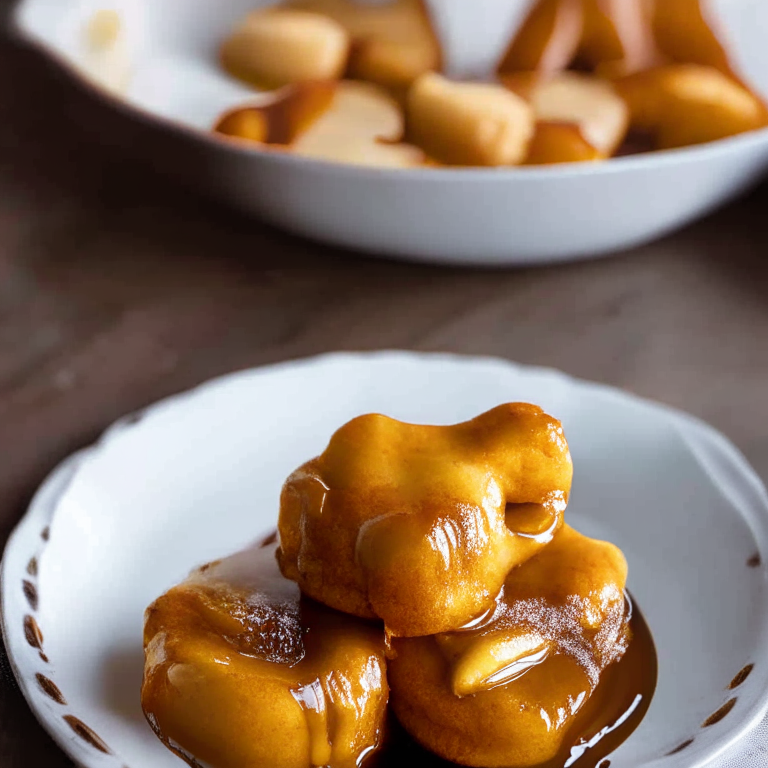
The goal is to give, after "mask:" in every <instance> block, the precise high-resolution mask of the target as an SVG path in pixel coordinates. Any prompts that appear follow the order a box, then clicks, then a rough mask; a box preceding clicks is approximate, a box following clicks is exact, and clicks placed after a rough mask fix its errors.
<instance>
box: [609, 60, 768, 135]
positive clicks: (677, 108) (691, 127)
mask: <svg viewBox="0 0 768 768" xmlns="http://www.w3.org/2000/svg"><path fill="white" fill-rule="evenodd" d="M615 85H616V88H617V90H618V92H619V94H620V95H621V96H622V97H623V98H624V100H625V101H626V103H627V105H628V106H629V111H630V123H631V126H632V128H633V129H635V130H639V131H645V132H648V133H650V134H652V135H653V136H654V137H655V139H656V143H657V146H658V148H659V149H672V148H674V147H685V146H690V145H693V144H704V143H706V142H708V141H715V140H716V139H724V138H726V137H728V136H735V135H737V134H740V133H745V132H747V131H752V130H755V129H757V128H763V127H765V126H766V125H768V110H766V107H765V104H764V103H763V102H762V101H761V99H759V98H758V97H757V96H756V95H755V94H753V93H752V92H751V91H749V90H747V88H745V87H744V86H743V85H741V84H740V83H738V82H737V81H735V80H733V79H732V78H730V77H728V76H727V75H724V74H723V73H722V72H720V71H719V70H717V69H715V68H713V67H705V66H699V65H697V64H671V65H668V66H664V67H658V68H656V69H650V70H647V71H646V72H638V73H637V74H635V75H630V76H629V77H626V78H622V79H619V80H617V81H616V84H615Z"/></svg>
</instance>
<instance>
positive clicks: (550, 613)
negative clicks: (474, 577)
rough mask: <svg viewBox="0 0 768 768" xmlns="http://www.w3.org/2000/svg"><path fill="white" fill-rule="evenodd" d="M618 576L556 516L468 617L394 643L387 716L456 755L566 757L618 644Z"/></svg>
mask: <svg viewBox="0 0 768 768" xmlns="http://www.w3.org/2000/svg"><path fill="white" fill-rule="evenodd" d="M626 576H627V565H626V561H625V559H624V556H623V555H622V553H621V551H620V550H618V549H617V548H616V547H614V546H613V545H612V544H607V543H603V542H599V541H595V540H592V539H588V538H586V537H584V536H582V535H581V534H579V533H577V532H576V531H574V530H573V529H572V528H570V527H569V526H564V527H563V528H562V530H561V531H560V532H559V533H558V534H557V535H556V536H555V539H554V541H553V542H552V543H551V544H550V545H549V546H548V547H546V548H545V549H543V550H542V551H541V552H540V553H539V554H538V555H537V556H536V557H534V558H532V559H531V560H529V561H528V562H527V563H525V564H524V565H522V566H520V567H519V568H517V569H515V570H513V571H512V572H511V573H510V574H509V576H508V577H507V580H506V582H505V585H504V592H503V593H502V595H501V596H500V598H499V600H498V603H497V606H496V608H495V611H493V612H492V613H491V614H490V615H489V616H488V617H487V618H486V619H485V620H484V621H481V622H478V626H477V627H475V628H471V629H466V630H464V631H461V632H456V633H451V634H445V635H438V636H437V637H419V638H398V639H395V640H394V641H393V650H394V658H393V659H392V660H391V661H390V666H389V679H390V686H391V689H392V706H393V708H394V711H395V713H396V715H397V717H398V719H399V720H400V722H401V723H402V725H403V726H404V727H405V728H406V730H407V731H408V732H409V733H410V734H411V735H412V736H413V737H414V738H415V739H416V740H417V741H419V742H420V743H421V744H422V745H424V746H425V747H426V748H427V749H429V750H431V751H433V752H435V753H436V754H438V755H439V756H440V757H443V758H445V759H446V760H451V761H453V762H456V763H460V764H462V765H469V766H482V767H484V768H488V767H489V766H506V767H507V768H527V767H528V766H536V765H540V764H542V763H546V762H547V761H549V760H552V759H554V758H555V757H556V756H558V755H559V754H560V753H561V751H562V750H566V751H565V756H566V757H567V754H568V750H569V749H570V746H571V745H570V744H568V743H567V741H566V737H567V735H568V730H569V727H570V726H571V725H572V724H573V720H574V718H575V716H576V715H577V714H578V713H579V711H580V710H581V709H582V708H583V707H584V705H585V704H586V703H587V701H588V700H589V698H590V696H591V695H592V693H593V692H594V691H595V688H596V686H597V684H598V681H599V679H600V676H601V674H602V673H603V671H604V670H605V669H606V668H607V667H608V666H609V665H610V664H612V663H613V662H615V661H618V660H619V659H620V658H621V657H622V656H623V654H624V653H625V651H626V649H627V647H628V644H629V640H630V630H629V627H628V613H627V609H626V602H625V598H624V591H623V590H624V586H625V582H626ZM619 714H620V713H619ZM579 735H581V734H579Z"/></svg>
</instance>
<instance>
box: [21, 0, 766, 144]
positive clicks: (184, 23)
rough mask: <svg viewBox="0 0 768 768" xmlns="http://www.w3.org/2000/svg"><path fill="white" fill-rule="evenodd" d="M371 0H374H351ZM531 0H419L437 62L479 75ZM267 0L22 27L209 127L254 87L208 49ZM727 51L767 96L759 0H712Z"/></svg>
mask: <svg viewBox="0 0 768 768" xmlns="http://www.w3.org/2000/svg"><path fill="white" fill-rule="evenodd" d="M361 1H362V2H369V3H371V2H372V3H376V2H381V0H361ZM533 2H534V0H473V2H472V3H467V2H466V0H427V5H428V6H429V9H430V12H431V15H432V18H433V20H434V25H435V28H436V30H437V32H438V35H439V37H440V39H441V42H442V44H443V49H444V54H445V60H446V68H447V70H448V72H449V73H450V74H452V75H455V76H458V77H472V76H479V77H482V76H487V75H489V74H490V73H491V72H492V71H493V69H494V65H495V64H496V62H498V60H499V58H500V56H501V55H502V53H503V51H504V49H505V48H506V46H507V44H508V42H509V40H510V39H511V37H512V34H513V32H514V30H515V29H517V28H518V26H519V25H520V23H521V21H522V19H523V18H524V16H525V14H526V12H527V10H528V9H529V8H530V6H531V5H532V4H533ZM274 3H275V0H164V1H163V2H153V1H152V0H108V1H107V2H104V1H103V0H21V2H20V5H19V7H18V11H17V21H18V24H19V26H20V28H21V29H22V31H23V32H24V33H25V34H27V35H29V36H30V37H32V38H34V39H37V40H39V41H42V42H44V43H45V44H46V45H47V46H48V47H49V48H50V49H52V50H53V51H55V52H56V53H58V54H60V55H61V56H62V57H63V58H64V59H65V60H66V61H67V62H69V63H71V64H73V65H74V66H75V67H76V68H77V69H78V70H79V71H80V72H81V73H82V74H83V75H84V76H85V77H86V78H89V79H90V80H93V81H95V82H97V83H101V84H102V85H105V86H107V87H108V88H109V89H110V90H112V91H113V92H116V93H118V94H119V95H120V96H122V97H123V98H125V99H126V100H127V101H128V102H129V103H131V104H133V105H134V106H137V107H140V108H142V109H144V110H147V111H148V112H150V113H152V114H154V115H158V116H162V117H165V118H170V119H172V120H175V121H178V122H180V123H182V124H184V125H186V126H189V127H194V128H199V129H202V130H207V129H209V128H210V127H211V126H212V125H213V123H214V122H215V120H216V118H217V117H219V116H220V115H221V113H222V112H224V111H226V110H227V109H230V108H231V107H233V106H235V105H237V104H241V103H242V102H243V101H244V100H247V99H248V98H249V97H251V96H253V93H254V91H253V90H252V89H251V88H248V87H247V86H244V85H242V84H241V83H239V82H237V81H236V80H234V79H232V78H231V77H229V76H228V75H226V74H225V73H224V72H222V71H221V69H220V67H219V66H218V64H217V51H218V48H219V46H220V44H221V41H222V40H223V39H224V38H225V36H226V35H227V34H228V33H229V31H230V30H231V29H232V28H233V26H234V25H235V23H236V22H237V21H238V20H239V19H240V18H241V17H243V16H244V15H245V14H246V13H247V12H248V11H249V10H252V9H254V8H257V7H260V6H265V5H273V4H274ZM711 6H712V11H713V14H714V15H715V16H716V18H717V24H718V26H719V27H721V28H722V30H723V32H722V34H723V36H724V37H725V38H726V39H728V40H729V41H731V47H732V50H733V52H734V58H735V60H736V61H737V62H738V64H739V66H740V67H741V69H742V71H744V73H745V74H746V76H747V78H748V79H749V80H751V81H752V82H753V83H754V85H755V86H756V87H757V88H758V89H759V90H760V91H761V92H762V93H763V95H765V96H767V97H768V52H767V51H766V48H765V46H764V44H763V34H762V30H764V29H765V28H766V26H768V4H766V3H765V2H763V0H713V2H712V3H711ZM104 10H114V11H116V12H117V14H118V15H119V18H120V20H121V25H122V38H121V41H120V44H119V45H116V46H115V47H114V48H113V49H112V50H110V51H109V52H107V53H105V54H103V55H98V56H96V55H94V54H93V52H92V51H91V48H90V45H89V34H88V29H89V25H90V24H91V22H92V20H93V19H94V16H95V14H97V13H98V12H100V11H104Z"/></svg>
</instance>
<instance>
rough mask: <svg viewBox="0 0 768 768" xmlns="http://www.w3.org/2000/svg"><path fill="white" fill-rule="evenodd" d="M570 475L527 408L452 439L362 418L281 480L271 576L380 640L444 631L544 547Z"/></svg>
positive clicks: (509, 409) (546, 420) (483, 419)
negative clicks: (384, 635) (382, 629)
mask: <svg viewBox="0 0 768 768" xmlns="http://www.w3.org/2000/svg"><path fill="white" fill-rule="evenodd" d="M572 473H573V468H572V464H571V457H570V453H569V451H568V444H567V443H566V440H565V436H564V434H563V430H562V427H561V425H560V423H559V422H558V421H557V420H555V419H553V418H552V417H550V416H547V415H546V414H545V413H544V412H543V411H542V410H541V409H540V408H538V407H536V406H533V405H526V404H520V403H518V404H512V405H503V406H499V407H498V408H495V409H493V410H492V411H489V412H488V413H485V414H483V415H481V416H479V417H477V418H476V419H473V420H472V421H468V422H465V423H462V424H457V425H455V426H450V427H433V426H416V425H412V424H404V423H402V422H398V421H395V420H394V419H390V418H387V417H385V416H381V415H368V416H360V417H358V418H356V419H353V420H352V421H351V422H349V423H348V424H346V425H345V426H343V427H342V428H341V429H339V430H338V431H337V432H336V434H335V435H333V437H332V438H331V441H330V443H329V445H328V447H327V448H326V450H325V452H324V453H323V454H322V455H321V456H319V457H318V458H316V459H313V460H312V461H310V462H308V463H307V464H305V465H303V466H302V467H300V468H299V469H298V470H296V472H294V473H293V474H292V475H291V476H290V477H289V478H288V480H287V481H286V483H285V486H284V487H283V492H282V496H281V501H280V521H279V531H280V550H279V554H278V558H279V562H280V566H281V568H282V571H283V573H284V574H285V576H286V577H287V578H289V579H292V580H294V581H297V582H298V583H299V586H300V587H301V588H302V590H303V591H304V592H305V593H306V594H307V595H309V596H310V597H313V598H314V599H316V600H319V601H321V602H323V603H325V604H326V605H329V606H332V607H334V608H337V609H339V610H342V611H346V612H347V613H352V614H355V615H357V616H362V617H379V618H381V619H383V620H384V622H385V625H386V627H387V630H388V631H389V632H390V634H392V635H400V636H414V635H429V634H435V633H438V632H445V631H450V630H454V629H457V628H459V627H461V626H463V625H465V624H466V623H467V622H469V621H472V620H473V619H474V618H476V617H477V616H478V615H479V614H482V613H483V612H484V611H486V610H488V608H490V607H491V606H492V605H493V602H494V599H495V597H496V595H497V594H498V592H499V590H500V589H501V587H502V585H503V583H504V579H505V578H506V575H507V574H508V573H509V571H510V569H512V568H513V567H515V566H516V565H519V564H521V563H523V562H525V561H526V560H528V559H529V558H531V557H533V555H535V554H536V553H537V552H539V551H540V550H541V549H542V548H543V547H545V546H546V545H547V544H549V543H550V541H551V540H552V538H553V536H554V535H555V533H556V532H557V531H558V530H559V528H560V526H561V525H562V519H563V512H564V510H565V506H566V504H567V500H568V493H569V491H570V487H571V478H572Z"/></svg>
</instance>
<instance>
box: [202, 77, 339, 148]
mask: <svg viewBox="0 0 768 768" xmlns="http://www.w3.org/2000/svg"><path fill="white" fill-rule="evenodd" d="M336 90H337V84H336V83H335V82H332V81H326V82H322V81H320V82H310V83H299V84H296V85H289V86H287V87H285V88H282V89H281V90H279V91H277V93H275V94H274V95H271V96H270V98H269V99H267V100H264V101H262V102H259V103H258V104H252V105H248V106H244V107H238V108H237V109H233V110H231V111H229V112H226V113H224V114H223V115H222V116H221V117H220V118H219V120H218V122H217V123H216V125H215V126H214V128H213V130H214V131H215V132H216V133H220V134H222V135H223V136H229V137H230V138H234V139H244V140H246V141H255V142H259V143H263V144H277V145H283V146H285V145H288V144H291V143H293V142H294V141H295V140H296V139H297V138H298V137H299V136H301V134H302V133H304V131H306V130H307V129H308V128H309V127H310V126H311V125H312V124H313V123H314V122H315V121H316V120H317V119H318V118H319V117H320V116H321V115H322V114H323V113H324V112H326V111H327V110H328V109H329V108H330V106H331V103H332V102H333V98H334V96H335V94H336Z"/></svg>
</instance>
